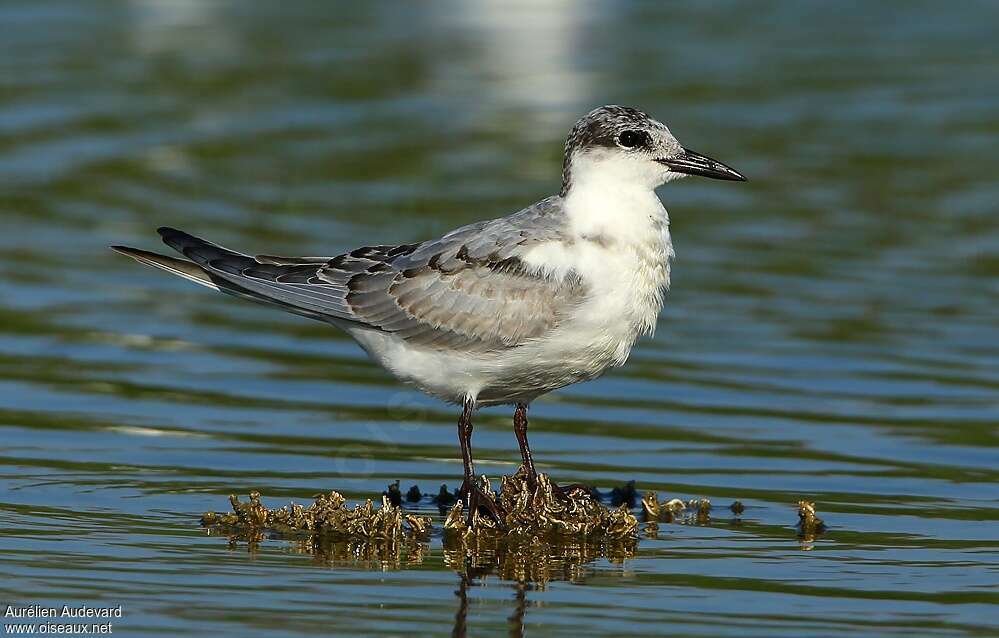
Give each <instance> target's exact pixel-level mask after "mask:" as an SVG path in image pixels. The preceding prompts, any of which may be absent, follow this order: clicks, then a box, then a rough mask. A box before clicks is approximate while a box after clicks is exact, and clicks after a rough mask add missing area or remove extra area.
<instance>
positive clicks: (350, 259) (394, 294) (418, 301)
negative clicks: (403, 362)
mask: <svg viewBox="0 0 999 638" xmlns="http://www.w3.org/2000/svg"><path fill="white" fill-rule="evenodd" d="M563 228H564V217H563V215H562V211H561V208H560V206H559V202H558V199H557V198H550V199H548V200H544V201H542V202H539V203H538V204H535V205H534V206H532V207H530V208H527V209H524V210H523V211H521V212H519V213H517V214H515V215H511V216H510V217H506V218H501V219H496V220H491V221H487V222H480V223H477V224H472V225H470V226H465V227H463V228H459V229H457V230H455V231H452V232H451V233H448V234H447V235H445V236H444V237H442V238H440V239H437V240H432V241H427V242H422V243H418V244H406V245H401V246H368V247H364V248H358V249H357V250H354V251H352V252H350V253H347V254H344V255H340V256H338V257H335V258H333V259H323V258H315V257H308V258H287V257H269V256H268V257H257V258H253V257H249V256H247V255H241V254H239V253H234V252H232V251H229V250H226V249H224V248H222V247H220V246H216V245H215V244H211V243H209V242H205V241H204V240H200V239H198V238H196V237H192V236H191V235H187V234H186V233H182V232H180V231H175V230H172V229H160V233H161V234H162V235H163V239H164V241H165V242H166V243H167V244H168V245H170V246H172V247H173V248H175V249H177V250H178V251H180V252H181V253H183V254H184V255H185V256H187V257H188V258H190V259H192V260H193V261H194V262H195V263H197V264H198V265H199V266H201V267H202V268H204V269H205V271H206V272H207V273H208V274H209V276H210V277H211V278H212V280H213V281H215V282H216V283H217V284H219V285H220V288H222V289H223V290H225V291H227V292H230V293H232V294H237V295H240V296H244V297H251V298H254V299H257V300H259V301H266V302H268V303H273V304H276V305H279V306H282V307H283V308H284V309H286V310H289V311H290V312H295V313H298V314H303V315H306V316H310V317H312V318H316V319H321V320H326V321H334V322H336V321H348V322H355V323H358V324H362V325H364V326H368V327H371V328H374V329H378V330H382V331H385V332H390V333H393V334H395V335H397V336H399V337H401V338H403V339H405V340H407V341H409V342H411V343H414V344H417V343H418V344H423V345H427V346H431V347H433V346H437V347H447V348H452V349H458V350H464V351H488V350H496V349H504V348H510V347H514V346H517V345H520V344H523V343H525V342H527V341H529V340H531V339H536V338H538V337H541V336H542V335H544V334H545V333H547V332H548V331H550V330H552V329H553V328H555V327H556V326H557V325H558V324H559V323H560V322H561V321H564V320H565V318H566V316H567V314H568V313H569V312H570V311H571V309H572V308H573V307H575V306H576V305H577V304H578V303H579V302H580V301H581V300H582V299H583V296H584V295H585V290H584V286H583V284H582V282H581V281H580V280H579V279H578V277H573V276H568V277H563V278H561V279H559V280H553V279H550V278H547V277H545V276H544V275H543V274H540V273H537V272H535V271H533V270H532V269H531V268H528V267H527V265H526V264H524V262H523V261H522V256H523V254H524V253H525V252H526V251H527V250H528V249H529V248H530V247H532V246H534V245H537V244H538V243H542V242H547V241H555V240H559V239H561V238H562V236H563V230H562V229H563Z"/></svg>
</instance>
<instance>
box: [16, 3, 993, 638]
mask: <svg viewBox="0 0 999 638" xmlns="http://www.w3.org/2000/svg"><path fill="white" fill-rule="evenodd" d="M373 4H374V3H372V5H371V6H369V5H368V4H367V3H352V4H349V5H343V6H342V7H339V8H335V7H333V6H332V5H330V4H328V3H309V4H307V3H290V2H285V3H250V2H233V3H229V4H219V3H212V2H198V1H195V0H185V1H180V0H175V1H173V2H153V1H152V0H146V1H138V0H134V1H132V2H118V3H103V2H101V3H98V2H94V3H89V2H72V1H66V2H62V3H60V2H48V1H44V2H33V1H28V0H8V1H6V2H3V3H2V4H0V32H2V34H3V35H2V37H0V230H2V233H0V273H2V277H0V313H2V317H0V440H2V447H0V549H2V552H0V562H2V572H3V574H4V577H3V578H2V579H0V602H13V603H17V604H22V605H23V604H42V605H61V604H63V603H66V602H69V603H79V602H89V603H91V604H96V605H119V604H120V605H122V606H123V614H124V617H123V618H122V619H120V620H119V621H118V622H117V624H116V625H115V632H114V633H115V634H119V633H120V634H122V635H140V634H141V635H149V634H161V635H191V636H200V635H209V634H223V635H241V636H277V635H289V636H292V635H295V636H298V635H305V634H313V633H314V634H326V633H334V632H343V633H349V634H356V635H362V634H363V635H373V634H380V635H416V634H419V635H430V634H436V635H448V634H450V633H451V632H452V631H454V632H455V635H461V634H462V633H463V632H467V634H468V635H490V634H499V635H503V634H506V633H507V632H511V633H512V634H513V635H519V634H518V632H521V631H523V632H526V633H527V634H534V635H538V634H542V633H548V634H552V635H567V636H583V635H605V634H616V635H622V634H635V633H642V634H670V635H705V636H708V635H710V636H714V635H738V636H833V635H875V634H877V635H907V636H913V635H920V636H922V635H926V636H958V635H983V636H984V635H997V633H999V594H997V585H999V532H997V529H999V527H997V523H999V489H997V487H996V484H997V480H999V430H997V425H999V328H997V325H999V315H997V305H996V302H997V300H999V221H997V220H999V216H997V213H996V208H997V202H999V180H997V178H996V175H999V151H997V150H996V149H997V148H999V144H997V141H999V140H997V135H999V116H997V113H999V74H997V73H996V69H997V65H999V58H997V56H996V49H995V25H996V24H997V23H999V12H997V10H996V8H995V4H993V3H985V2H982V3H974V2H967V3H950V4H949V5H947V6H946V8H945V7H944V5H942V4H940V3H909V2H883V3H839V4H834V5H827V4H826V3H793V4H792V3H785V4H783V5H775V4H769V3H767V4H751V3H742V2H711V3H689V4H687V5H683V6H666V5H665V4H661V3H644V4H635V5H633V4H624V3H620V4H618V3H601V4H591V5H577V4H575V3H568V2H565V3H563V2H559V1H557V0H556V1H552V2H542V3H530V4H524V5H523V6H521V7H520V8H509V7H501V6H499V4H498V3H492V2H449V3H448V2H445V3H438V4H435V5H434V8H433V9H432V10H424V11H417V10H416V8H415V6H413V7H407V6H406V5H404V6H397V7H390V6H385V7H382V8H376V7H375V6H373ZM607 102H619V103H633V104H637V105H640V106H642V107H644V108H645V109H647V110H649V111H650V112H651V113H653V114H655V115H657V116H659V117H662V118H663V119H665V120H667V121H668V122H669V123H670V124H671V127H672V129H673V132H674V133H675V134H676V135H677V136H678V137H679V138H680V140H681V141H683V142H685V143H686V144H689V145H690V146H691V147H692V148H695V149H697V150H699V151H702V152H705V153H707V154H710V155H712V156H715V157H718V158H719V159H721V160H723V161H725V162H726V163H730V164H731V165H732V166H734V167H736V168H738V169H739V170H741V171H743V172H745V173H746V174H747V175H749V177H750V181H749V182H748V183H747V184H730V183H722V182H712V181H708V180H700V181H698V180H693V179H691V180H687V181H685V182H683V183H681V184H675V185H671V186H669V187H667V188H665V189H663V190H662V192H661V196H662V197H663V199H664V200H665V202H666V204H667V207H668V208H669V210H670V212H671V216H672V220H673V224H672V228H673V234H674V241H675V244H676V249H677V253H678V258H677V261H676V263H675V267H674V272H673V278H674V285H673V289H672V290H671V292H670V295H669V298H668V303H667V306H666V309H665V310H664V312H663V315H662V317H661V319H660V322H659V327H658V331H657V332H656V335H655V338H653V339H646V340H644V341H642V342H641V343H640V344H639V346H638V347H637V348H636V350H635V351H634V352H633V354H632V357H631V360H630V361H629V363H628V364H627V366H625V367H624V368H621V369H618V370H615V371H613V372H611V373H610V374H608V375H606V376H605V377H603V378H602V379H600V380H598V381H595V382H592V383H588V384H583V385H579V386H575V387H571V388H568V389H565V390H563V391H560V392H558V393H555V394H554V395H551V396H548V397H545V398H543V399H542V400H539V401H537V402H536V403H535V404H534V406H533V408H532V418H533V429H532V433H533V436H532V444H533V447H534V451H535V455H536V458H537V459H538V460H539V461H540V463H541V465H542V466H543V467H542V469H543V470H544V471H547V472H550V473H551V474H552V475H553V476H554V477H555V478H556V479H557V480H559V481H563V482H572V481H583V482H588V483H594V484H596V485H598V486H599V487H600V488H601V489H604V490H606V489H608V488H610V487H612V486H615V485H620V484H621V483H623V482H625V481H627V480H635V481H636V482H637V485H638V488H639V490H640V491H644V490H655V491H657V492H658V493H659V494H660V496H663V497H665V496H679V497H683V498H692V497H706V498H709V499H711V501H712V502H713V503H714V504H715V510H714V512H713V513H712V517H711V521H710V522H709V523H700V524H698V523H696V522H691V521H688V522H691V523H692V524H671V525H662V526H660V528H659V533H658V536H657V537H656V538H647V537H643V538H641V539H640V540H639V542H638V544H637V547H631V548H628V547H625V548H620V547H619V548H607V547H578V546H576V547H562V548H559V547H555V548H551V551H550V552H549V553H550V554H551V556H550V559H549V560H543V558H542V557H543V555H544V553H545V551H546V550H545V548H540V551H538V548H533V549H534V550H535V553H536V555H535V556H534V557H533V558H530V557H527V559H525V560H524V561H522V562H521V563H520V565H521V567H525V569H526V572H525V571H524V570H521V576H522V578H520V579H518V578H517V570H516V569H513V568H510V565H507V564H503V563H504V561H505V560H506V561H509V560H520V558H524V557H523V556H520V557H519V558H518V556H517V555H515V554H516V552H506V553H504V552H500V555H499V556H498V557H495V560H493V562H494V563H498V565H496V566H495V567H494V568H492V569H488V568H484V567H482V566H481V565H479V566H478V567H476V566H475V565H472V564H470V563H469V561H466V560H463V559H462V557H461V556H460V555H458V554H456V553H455V552H453V551H450V550H449V548H448V547H446V546H445V545H444V543H443V541H442V538H441V536H440V534H439V533H435V534H434V536H433V537H432V538H431V541H430V543H429V544H428V545H427V546H425V547H416V546H405V547H399V548H391V547H389V548H386V547H364V546H345V545H339V546H334V547H328V548H326V549H325V550H324V551H321V552H318V553H316V552H311V551H304V550H303V547H302V546H301V545H300V544H296V543H294V542H289V541H283V540H273V539H268V540H264V541H263V542H261V543H260V544H259V545H250V546H247V544H246V543H236V544H234V545H230V543H229V542H228V541H227V540H226V538H224V537H223V538H219V537H217V536H208V535H206V533H205V532H204V530H202V529H201V528H200V527H199V525H198V517H199V515H200V514H201V513H202V512H203V511H205V510H212V509H215V510H221V509H226V508H227V501H226V497H227V495H228V494H230V493H232V492H236V493H241V494H245V493H247V492H248V491H250V490H253V489H258V490H260V491H261V492H262V493H263V495H264V500H265V502H267V503H269V504H275V505H276V504H279V503H284V502H287V501H288V500H292V499H294V500H297V501H299V502H303V501H308V500H309V497H310V496H311V495H313V494H315V493H316V492H319V491H321V490H328V489H334V488H335V489H339V490H341V491H342V492H343V493H344V494H346V495H347V496H348V497H349V498H351V499H364V498H369V497H377V495H378V494H380V493H381V491H382V490H383V489H384V487H385V485H386V484H388V483H390V482H392V481H395V480H396V479H399V480H401V481H402V484H403V488H406V487H408V486H409V485H411V484H414V483H415V484H419V485H420V486H421V487H422V488H423V489H424V490H425V491H436V488H437V487H439V486H440V484H441V483H447V484H448V485H449V486H451V487H454V486H456V485H457V483H458V479H459V477H460V472H461V465H460V462H459V461H458V455H457V445H456V440H455V420H456V414H455V413H454V410H453V409H451V408H449V407H446V406H443V405H441V404H438V403H435V402H434V401H433V400H430V399H427V398H424V397H422V396H420V395H419V394H418V393H416V392H414V391H412V390H409V389H406V388H404V387H401V386H399V385H397V384H396V383H395V382H393V381H392V380H391V379H390V378H389V377H388V376H387V375H386V374H385V373H384V372H382V371H381V370H380V369H379V368H377V367H376V366H375V365H373V364H372V363H370V362H369V361H368V360H367V359H366V358H365V357H364V355H363V353H362V352H361V351H360V349H359V348H358V347H357V346H356V345H354V344H353V342H351V341H350V340H349V339H347V338H346V337H345V336H344V335H342V334H340V333H338V332H337V331H336V330H334V329H332V328H331V327H329V326H325V325H323V324H320V323H314V322H309V321H307V320H305V319H301V318H297V317H293V316H290V315H283V314H281V313H278V312H274V311H272V310H269V309H266V308H262V307H257V306H253V305H250V304H246V303H242V302H239V301H237V300H234V299H231V298H223V297H220V296H213V295H212V294H211V293H210V292H208V291H205V290H203V289H200V288H197V287H195V286H191V285H190V284H188V283H186V282H184V281H182V280H179V279H177V278H172V277H169V276H166V275H164V274H162V273H159V272H154V271H152V270H150V269H147V268H142V267H140V266H138V265H137V264H135V263H133V262H131V261H129V260H126V259H124V258H121V257H119V256H117V255H114V254H112V253H111V252H110V251H108V250H107V249H106V246H107V245H108V244H110V243H125V244H131V245H137V246H142V247H146V248H153V249H155V248H156V247H157V244H158V242H157V238H156V236H155V233H154V232H153V229H154V228H155V227H156V226H158V225H162V224H169V225H172V226H177V227H181V228H185V229H188V230H190V231H192V232H195V233H197V234H199V235H204V236H207V237H210V238H212V239H215V240H217V241H219V242H221V243H223V244H226V245H230V246H232V247H234V248H238V249H241V250H244V251H246V252H251V253H254V252H267V253H272V254H275V253H276V254H289V253H292V254H294V253H297V254H336V253H338V252H340V251H343V250H345V249H349V248H352V247H354V246H357V245H361V244H370V243H388V242H393V241H409V240H416V239H422V238H427V237H430V236H434V235H436V234H437V233H441V232H444V231H446V230H448V229H449V228H451V227H454V226H457V225H459V224H463V223H467V222H470V221H473V220H477V219H482V218H487V217H492V216H498V215H502V214H506V213H508V212H510V211H512V210H514V209H516V208H518V207H520V206H522V205H525V204H528V203H530V202H533V201H535V200H537V199H539V198H541V197H543V196H545V195H547V194H549V193H551V192H553V191H554V190H555V189H556V188H557V186H558V184H557V180H558V174H559V170H560V162H561V157H560V152H561V144H562V140H563V138H564V135H565V132H566V130H567V129H568V127H569V126H570V125H571V123H572V122H573V121H574V120H575V119H576V117H578V116H579V115H580V114H582V113H583V112H585V111H587V110H589V109H590V108H592V107H593V106H595V105H598V104H602V103H607ZM475 445H476V451H477V455H478V457H479V458H480V465H479V468H480V470H481V471H484V472H486V473H488V474H490V475H491V476H493V477H494V478H495V477H498V476H499V475H501V474H504V473H509V472H510V471H512V470H513V469H514V468H515V467H516V463H517V460H518V455H517V448H516V442H515V439H514V437H513V434H512V431H511V426H510V414H509V412H508V411H507V410H506V409H491V410H486V411H484V412H483V413H481V414H480V416H479V419H478V421H477V427H476V434H475ZM736 499H739V500H741V501H742V502H743V503H744V504H745V506H746V509H745V512H744V513H743V515H742V516H741V519H739V520H735V517H734V516H733V515H732V514H731V513H730V512H729V511H728V509H727V505H728V504H729V503H731V502H732V501H733V500H736ZM799 499H807V500H811V501H815V502H816V503H817V507H818V510H819V514H820V516H822V517H823V518H824V519H825V520H826V522H827V523H828V525H829V529H828V531H827V532H826V533H825V534H823V535H821V536H819V537H818V538H815V539H802V538H799V536H798V533H797V531H796V530H795V528H794V524H795V522H796V520H797V517H796V505H795V504H796V502H797V501H798V500H799ZM418 509H420V510H421V511H425V512H428V513H433V515H434V516H435V517H436V516H437V513H436V510H435V509H434V508H433V507H432V506H431V505H430V504H429V503H428V502H426V501H425V502H424V503H423V504H421V505H420V506H419V507H418ZM436 520H437V523H438V529H439V522H440V519H439V518H437V519H436ZM490 560H492V559H491V558H488V557H487V560H485V561H483V562H485V563H488V562H489V561H490ZM514 567H516V565H514ZM525 574H526V577H525V576H524V575H525ZM518 580H519V582H518Z"/></svg>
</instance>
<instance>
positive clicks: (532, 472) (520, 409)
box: [513, 403, 590, 500]
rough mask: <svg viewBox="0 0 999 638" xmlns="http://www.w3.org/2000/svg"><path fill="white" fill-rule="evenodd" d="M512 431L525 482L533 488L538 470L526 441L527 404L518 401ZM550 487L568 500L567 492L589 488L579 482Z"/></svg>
mask: <svg viewBox="0 0 999 638" xmlns="http://www.w3.org/2000/svg"><path fill="white" fill-rule="evenodd" d="M513 433H514V434H516V435H517V444H518V445H519V446H520V458H521V460H522V461H523V463H524V470H525V471H526V472H527V483H528V485H530V486H531V489H534V488H536V487H537V486H538V471H537V470H536V469H535V468H534V457H533V456H531V445H530V443H528V442H527V404H526V403H518V404H517V409H516V410H514V412H513ZM552 488H553V489H554V491H555V494H556V496H559V497H560V498H562V499H564V500H568V498H569V496H568V495H569V493H570V492H572V491H574V490H583V491H585V492H589V491H590V488H588V487H587V486H585V485H583V484H581V483H573V484H571V485H566V486H564V487H560V486H559V485H556V484H555V483H552Z"/></svg>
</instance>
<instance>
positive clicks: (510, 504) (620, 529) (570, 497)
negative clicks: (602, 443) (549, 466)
mask: <svg viewBox="0 0 999 638" xmlns="http://www.w3.org/2000/svg"><path fill="white" fill-rule="evenodd" d="M483 489H484V490H485V491H486V493H487V494H488V493H490V491H491V489H490V485H489V484H488V481H487V482H485V484H484V485H483ZM555 489H556V488H555V486H554V485H552V483H551V480H550V479H549V478H548V476H547V475H546V474H539V475H538V480H537V485H536V486H535V487H533V488H532V487H531V485H530V482H529V481H528V478H527V473H526V472H525V471H524V470H523V468H521V469H520V470H518V471H517V473H516V474H514V475H513V476H504V477H502V482H501V484H500V493H499V498H498V500H497V505H498V506H499V508H500V510H501V511H502V512H503V524H504V525H505V526H506V528H507V530H508V535H510V536H547V535H556V536H583V537H606V538H633V537H635V535H636V534H637V531H638V520H637V519H636V518H635V516H634V515H633V514H632V513H631V512H630V511H629V510H628V508H627V506H621V507H619V508H614V509H607V508H606V507H604V506H603V505H602V504H601V503H600V502H599V501H597V500H595V499H594V498H593V497H592V495H591V494H590V493H588V492H586V491H584V490H571V491H569V492H567V493H566V494H565V495H564V496H563V495H558V494H556V492H555ZM444 529H445V530H446V531H449V532H454V533H457V534H460V535H463V536H467V535H469V534H472V533H473V532H478V531H485V530H490V531H493V530H496V531H498V525H497V524H496V522H495V521H494V520H493V519H491V518H489V517H487V516H482V515H480V513H479V512H478V511H476V512H475V513H474V514H473V518H472V525H471V527H469V526H468V525H467V524H466V516H465V515H464V513H463V504H462V503H461V502H460V501H459V502H458V503H455V505H454V506H453V507H452V508H451V510H450V512H448V514H447V517H446V519H445V521H444Z"/></svg>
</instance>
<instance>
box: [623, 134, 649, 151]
mask: <svg viewBox="0 0 999 638" xmlns="http://www.w3.org/2000/svg"><path fill="white" fill-rule="evenodd" d="M644 141H645V136H644V135H642V134H641V133H640V132H639V131H624V132H623V133H621V134H620V135H618V136H617V143H618V144H620V145H621V146H623V147H625V148H635V147H636V146H641V145H642V143H643V142H644Z"/></svg>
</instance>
